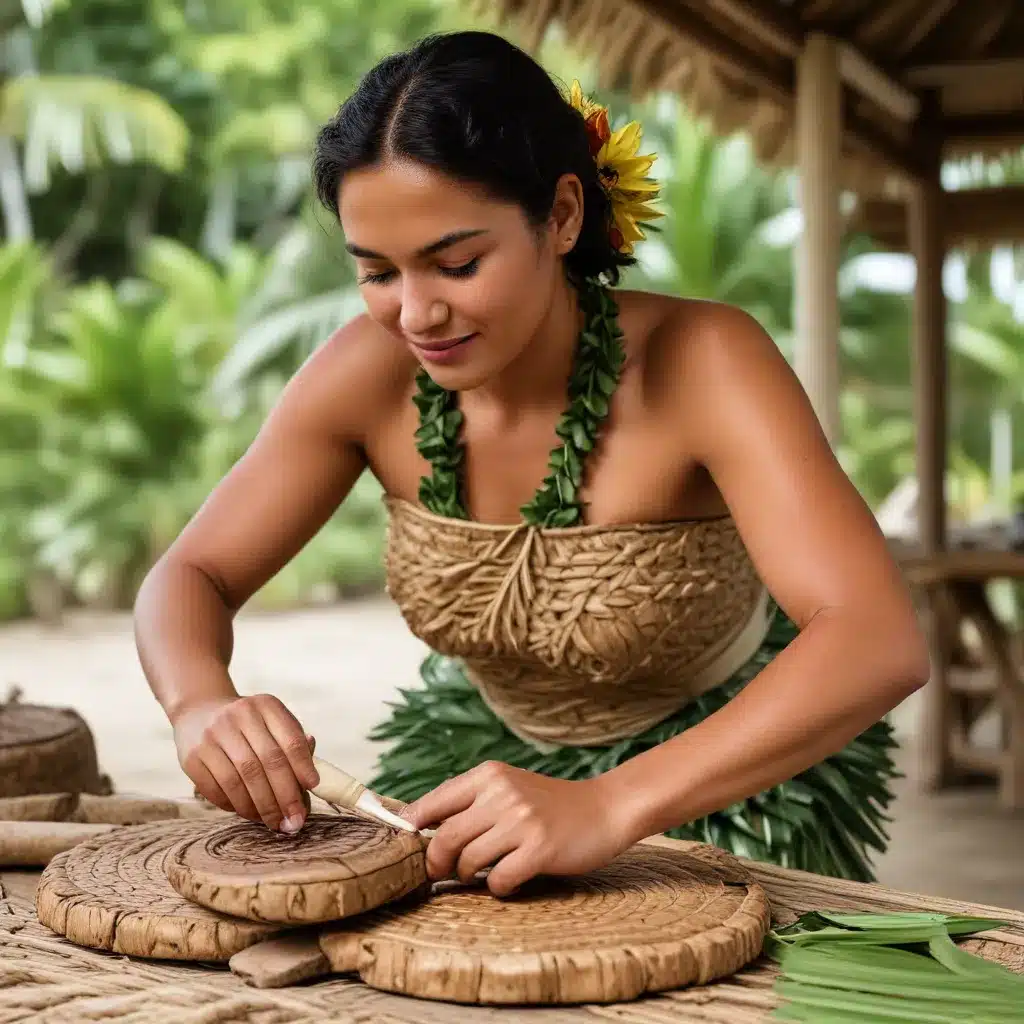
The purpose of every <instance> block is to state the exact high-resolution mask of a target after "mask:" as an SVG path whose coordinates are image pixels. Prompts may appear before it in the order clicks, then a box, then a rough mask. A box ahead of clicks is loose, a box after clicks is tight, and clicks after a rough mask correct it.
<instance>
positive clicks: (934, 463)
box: [907, 115, 947, 554]
mask: <svg viewBox="0 0 1024 1024" xmlns="http://www.w3.org/2000/svg"><path fill="white" fill-rule="evenodd" d="M919 144H920V146H921V149H922V152H923V156H924V157H925V158H926V159H927V167H926V173H925V175H924V176H922V178H921V179H920V180H919V181H918V182H917V183H916V185H915V186H914V189H913V191H912V192H911V197H910V202H909V204H908V207H907V212H908V215H909V216H908V235H909V238H910V249H911V252H912V253H913V255H914V259H915V261H916V264H917V276H916V282H915V285H914V304H913V310H914V330H913V337H914V374H913V379H914V390H915V397H916V401H917V481H918V499H917V521H918V526H919V530H920V537H921V547H922V549H923V551H924V552H925V554H934V553H935V552H937V551H942V550H943V549H944V548H945V546H946V496H945V487H944V481H945V476H946V429H947V424H946V391H947V388H946V369H947V367H946V357H947V353H946V296H945V293H944V292H943V288H942V267H943V263H944V261H945V257H946V238H945V213H946V203H945V199H946V194H945V192H944V190H943V188H942V178H941V168H942V160H941V156H942V153H941V136H940V135H939V134H938V132H937V130H936V128H935V118H934V115H932V116H928V117H926V118H925V119H923V120H922V122H921V128H920V139H919Z"/></svg>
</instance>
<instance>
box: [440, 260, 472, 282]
mask: <svg viewBox="0 0 1024 1024" xmlns="http://www.w3.org/2000/svg"><path fill="white" fill-rule="evenodd" d="M479 266H480V257H479V256H476V257H474V258H473V259H471V260H470V261H469V262H468V263H463V264H461V265H460V266H458V267H438V270H440V271H441V273H442V274H444V276H445V277H472V276H473V275H474V274H475V273H476V271H477V268H478V267H479Z"/></svg>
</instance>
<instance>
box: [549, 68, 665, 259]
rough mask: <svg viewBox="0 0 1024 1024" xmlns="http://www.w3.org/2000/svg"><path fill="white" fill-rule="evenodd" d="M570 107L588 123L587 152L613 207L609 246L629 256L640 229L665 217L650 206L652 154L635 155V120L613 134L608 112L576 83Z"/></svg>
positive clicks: (653, 192)
mask: <svg viewBox="0 0 1024 1024" xmlns="http://www.w3.org/2000/svg"><path fill="white" fill-rule="evenodd" d="M569 105H570V106H572V107H573V108H574V109H576V110H578V111H579V112H580V113H581V114H582V115H583V118H584V120H585V121H586V123H587V137H588V139H589V140H590V152H591V155H592V156H593V157H594V160H595V162H596V163H597V173H598V176H599V178H600V179H601V183H602V185H603V186H604V189H605V191H606V192H607V194H608V198H609V200H610V201H611V206H612V224H613V226H612V245H614V246H615V248H616V249H618V250H619V251H620V252H623V253H625V254H627V255H631V254H632V252H633V247H634V245H635V244H636V243H637V242H639V241H642V240H643V239H644V238H645V237H646V236H645V235H644V233H643V230H642V227H643V225H645V224H646V223H647V222H648V221H650V220H653V219H654V218H656V217H661V216H664V215H663V214H662V212H661V211H660V210H658V209H656V208H655V207H653V206H652V205H651V203H653V202H654V200H655V199H657V197H658V193H659V191H660V187H659V186H658V184H657V182H655V181H652V180H651V179H650V178H649V177H648V172H649V171H650V169H651V166H652V165H653V164H654V161H655V159H657V158H656V157H655V156H654V155H648V156H637V151H638V150H639V148H640V139H641V136H642V134H643V130H642V129H641V127H640V123H639V122H638V121H630V123H629V124H627V125H625V126H624V127H622V128H620V129H619V130H618V131H615V132H613V131H612V130H611V128H610V126H609V123H608V110H607V108H606V107H602V106H601V105H600V104H598V103H595V102H594V101H593V100H591V99H589V98H587V97H586V96H585V95H584V94H583V89H582V87H581V86H580V83H579V82H578V81H573V83H572V88H571V89H570V91H569Z"/></svg>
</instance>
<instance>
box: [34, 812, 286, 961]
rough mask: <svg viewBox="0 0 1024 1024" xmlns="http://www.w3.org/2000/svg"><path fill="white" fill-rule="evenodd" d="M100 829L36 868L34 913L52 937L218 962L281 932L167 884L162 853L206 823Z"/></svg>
mask: <svg viewBox="0 0 1024 1024" xmlns="http://www.w3.org/2000/svg"><path fill="white" fill-rule="evenodd" d="M79 827H91V828H102V827H103V826H99V825H93V826H79ZM107 827H108V828H111V831H110V832H109V833H107V834H106V835H104V836H101V837H99V838H96V839H91V840H87V841H86V842H83V843H80V844H79V845H78V846H76V847H74V849H72V850H68V851H67V852H65V853H61V854H58V855H57V856H56V857H54V858H53V860H51V861H50V863H49V864H48V865H47V867H46V870H45V871H43V874H42V877H41V878H40V880H39V886H38V888H37V890H36V913H37V914H38V917H39V920H40V922H41V923H42V924H44V925H46V926H47V927H48V928H50V929H51V930H53V931H55V932H57V933H58V934H59V935H64V936H66V937H67V938H68V939H70V940H71V941H72V942H74V943H77V944H78V945H80V946H89V947H91V948H93V949H105V950H110V951H112V952H114V953H124V954H127V955H129V956H139V957H157V958H161V959H169V960H204V961H214V962H226V961H227V960H228V959H230V958H231V956H233V955H234V954H235V953H237V952H239V951H241V950H242V949H245V948H246V947H247V946H250V945H252V944H253V943H255V942H258V941H259V940H261V939H263V938H267V937H269V936H271V935H273V934H274V933H275V932H278V931H280V930H281V929H280V928H279V927H278V926H273V925H269V924H257V923H255V922H253V921H242V920H238V919H233V918H230V917H228V916H226V915H224V914H218V913H215V912H214V911H211V910H207V909H206V908H204V907H199V906H196V905H195V904H194V903H190V902H189V901H188V900H185V899H183V898H182V897H181V896H179V895H178V894H177V893H176V892H175V891H174V890H173V889H172V888H171V886H170V883H169V882H168V881H167V876H166V873H165V871H164V860H165V858H166V857H167V855H168V853H169V852H170V851H171V850H172V849H173V848H174V847H175V845H176V844H178V843H180V842H183V841H184V842H187V841H189V840H191V839H194V838H196V837H198V836H200V835H203V834H204V833H206V832H208V831H209V830H210V828H211V827H212V826H211V823H210V822H208V821H202V820H192V821H161V822H155V823H152V824H148V825H134V826H130V827H127V828H117V827H113V826H107Z"/></svg>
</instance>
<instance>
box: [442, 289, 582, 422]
mask: <svg viewBox="0 0 1024 1024" xmlns="http://www.w3.org/2000/svg"><path fill="white" fill-rule="evenodd" d="M582 327H583V319H582V313H581V310H580V302H579V293H578V292H577V290H576V289H575V288H574V287H573V286H572V285H571V284H570V283H569V282H568V281H565V280H560V281H559V282H558V284H557V285H556V286H555V290H554V293H553V295H552V301H551V303H550V305H549V306H548V311H547V314H546V316H545V317H544V319H543V320H542V321H541V324H540V326H539V327H538V329H537V330H536V332H535V333H534V335H533V337H532V338H531V339H530V341H529V342H528V343H527V345H526V346H525V347H524V348H523V350H522V352H520V354H519V355H518V356H516V358H515V359H514V360H513V361H512V362H511V363H509V364H508V366H507V367H505V369H504V370H502V371H501V373H499V374H496V375H495V376H494V377H492V378H491V379H490V380H488V381H487V382H486V383H484V384H481V385H480V386H479V387H476V388H473V389H472V391H471V392H466V393H465V394H464V395H463V396H462V398H463V404H464V403H465V399H466V398H468V399H469V401H470V403H472V404H478V405H480V406H486V407H488V408H489V409H490V410H491V411H492V412H494V413H498V414H499V415H500V416H501V417H502V418H506V417H507V418H508V419H510V420H514V419H516V418H517V417H518V415H519V414H520V413H525V412H529V411H530V410H531V409H538V408H548V407H550V406H552V405H556V406H559V407H561V406H564V405H565V401H566V392H567V390H568V384H569V377H570V375H571V373H572V365H573V358H574V356H575V353H576V346H577V339H578V338H579V333H580V331H581V330H582Z"/></svg>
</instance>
